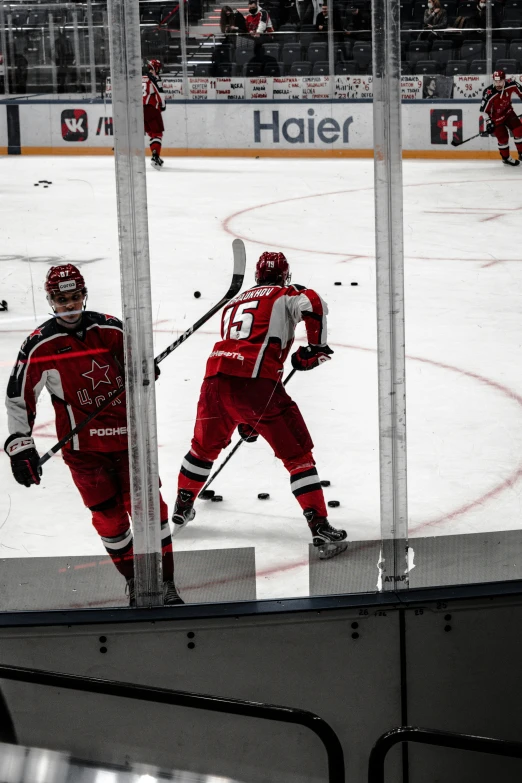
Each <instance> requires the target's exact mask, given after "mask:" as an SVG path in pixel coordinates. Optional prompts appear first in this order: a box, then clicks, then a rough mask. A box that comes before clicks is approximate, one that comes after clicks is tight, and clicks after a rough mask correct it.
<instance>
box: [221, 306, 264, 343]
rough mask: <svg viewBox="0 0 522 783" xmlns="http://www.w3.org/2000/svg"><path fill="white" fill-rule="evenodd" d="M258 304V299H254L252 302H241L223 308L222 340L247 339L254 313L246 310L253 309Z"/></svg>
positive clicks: (250, 331)
mask: <svg viewBox="0 0 522 783" xmlns="http://www.w3.org/2000/svg"><path fill="white" fill-rule="evenodd" d="M258 305H259V300H255V301H254V302H242V303H241V304H239V305H234V307H229V308H228V310H225V312H224V313H223V340H247V339H248V338H249V337H250V335H251V333H252V326H253V324H254V314H253V313H250V312H248V311H249V310H255V309H256V308H257V306H258ZM232 315H233V316H234V317H232Z"/></svg>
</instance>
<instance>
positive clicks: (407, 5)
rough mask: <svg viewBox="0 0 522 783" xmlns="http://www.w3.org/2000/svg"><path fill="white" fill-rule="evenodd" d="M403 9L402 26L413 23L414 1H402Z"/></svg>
mask: <svg viewBox="0 0 522 783" xmlns="http://www.w3.org/2000/svg"><path fill="white" fill-rule="evenodd" d="M400 7H401V25H402V24H403V23H404V22H411V17H412V10H413V4H412V0H400Z"/></svg>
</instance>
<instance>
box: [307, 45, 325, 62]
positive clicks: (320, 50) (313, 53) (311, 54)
mask: <svg viewBox="0 0 522 783" xmlns="http://www.w3.org/2000/svg"><path fill="white" fill-rule="evenodd" d="M306 59H307V60H308V62H310V63H312V65H313V64H314V63H316V62H325V60H328V44H327V42H326V41H324V42H321V43H311V44H310V46H309V47H308V51H307V53H306Z"/></svg>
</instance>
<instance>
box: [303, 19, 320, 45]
mask: <svg viewBox="0 0 522 783" xmlns="http://www.w3.org/2000/svg"><path fill="white" fill-rule="evenodd" d="M320 35H321V33H318V32H317V30H316V29H315V25H313V24H303V25H301V35H300V37H299V42H300V44H301V46H302V47H303V49H308V47H309V46H310V44H311V43H313V42H314V41H315V40H319V36H320Z"/></svg>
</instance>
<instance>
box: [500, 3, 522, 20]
mask: <svg viewBox="0 0 522 783" xmlns="http://www.w3.org/2000/svg"><path fill="white" fill-rule="evenodd" d="M521 9H522V0H506V2H505V3H504V13H506V14H509V15H510V16H511V11H513V10H514V11H515V12H516V11H519V10H521Z"/></svg>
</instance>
